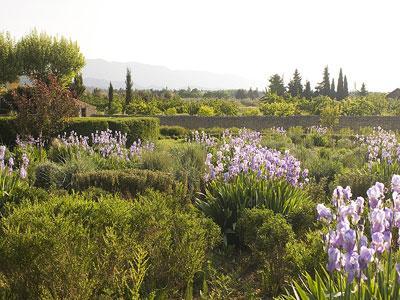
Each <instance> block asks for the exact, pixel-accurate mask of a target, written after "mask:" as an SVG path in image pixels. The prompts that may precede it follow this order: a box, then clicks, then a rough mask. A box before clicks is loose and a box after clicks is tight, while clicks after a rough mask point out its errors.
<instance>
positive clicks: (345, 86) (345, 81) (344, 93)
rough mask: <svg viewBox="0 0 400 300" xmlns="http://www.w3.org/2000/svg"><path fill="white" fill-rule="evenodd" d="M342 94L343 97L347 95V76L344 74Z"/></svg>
mask: <svg viewBox="0 0 400 300" xmlns="http://www.w3.org/2000/svg"><path fill="white" fill-rule="evenodd" d="M343 95H344V98H346V97H348V96H349V86H348V84H347V76H346V75H344V81H343Z"/></svg>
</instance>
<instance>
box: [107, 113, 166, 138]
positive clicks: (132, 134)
mask: <svg viewBox="0 0 400 300" xmlns="http://www.w3.org/2000/svg"><path fill="white" fill-rule="evenodd" d="M108 126H109V128H110V129H111V130H120V131H122V132H124V133H127V134H128V144H131V143H133V142H134V141H136V140H138V139H141V140H142V141H145V140H156V139H158V136H159V130H160V121H159V120H158V119H157V118H111V119H108ZM125 130H127V131H125Z"/></svg>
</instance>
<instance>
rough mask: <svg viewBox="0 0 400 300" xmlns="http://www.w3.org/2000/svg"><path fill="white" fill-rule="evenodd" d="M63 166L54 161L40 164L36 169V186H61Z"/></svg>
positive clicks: (48, 187)
mask: <svg viewBox="0 0 400 300" xmlns="http://www.w3.org/2000/svg"><path fill="white" fill-rule="evenodd" d="M60 176H61V167H60V165H58V164H56V163H53V162H44V163H41V164H39V165H38V166H37V167H36V170H35V186H36V187H39V188H43V189H47V190H48V189H50V188H55V187H59V186H60V180H61V178H60Z"/></svg>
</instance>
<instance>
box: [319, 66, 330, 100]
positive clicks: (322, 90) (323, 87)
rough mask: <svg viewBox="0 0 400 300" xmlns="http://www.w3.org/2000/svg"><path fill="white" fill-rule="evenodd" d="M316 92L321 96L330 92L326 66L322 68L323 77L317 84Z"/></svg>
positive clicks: (328, 94)
mask: <svg viewBox="0 0 400 300" xmlns="http://www.w3.org/2000/svg"><path fill="white" fill-rule="evenodd" d="M316 89H317V93H318V94H319V95H323V96H328V97H329V96H330V93H331V82H330V79H329V70H328V66H326V67H325V68H324V73H323V79H322V81H321V82H320V83H319V84H318V86H317V88H316Z"/></svg>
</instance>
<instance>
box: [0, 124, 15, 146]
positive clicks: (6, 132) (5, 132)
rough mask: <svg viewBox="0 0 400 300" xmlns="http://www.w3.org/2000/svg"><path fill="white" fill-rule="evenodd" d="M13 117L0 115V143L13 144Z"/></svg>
mask: <svg viewBox="0 0 400 300" xmlns="http://www.w3.org/2000/svg"><path fill="white" fill-rule="evenodd" d="M14 120H15V118H13V117H0V145H13V144H15V139H16V137H17V130H16V127H15V122H14Z"/></svg>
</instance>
